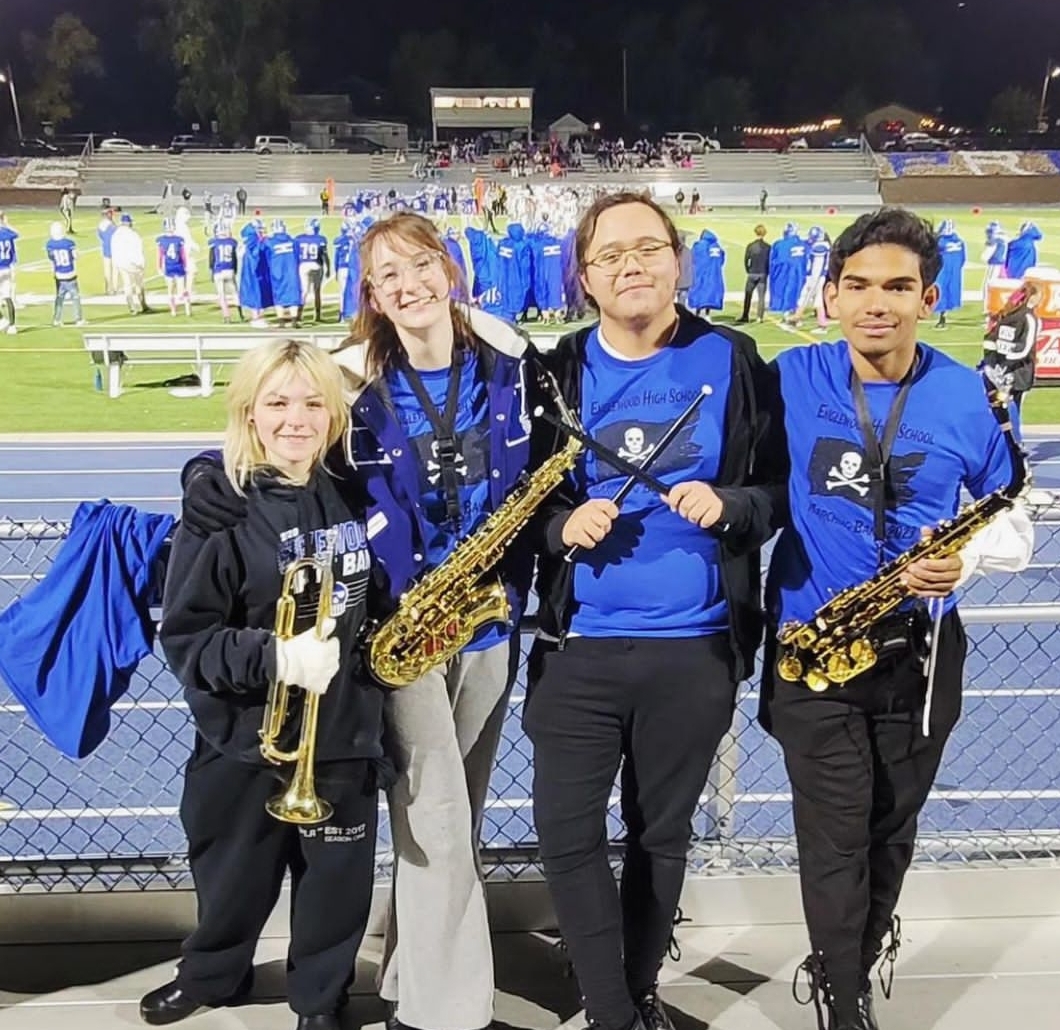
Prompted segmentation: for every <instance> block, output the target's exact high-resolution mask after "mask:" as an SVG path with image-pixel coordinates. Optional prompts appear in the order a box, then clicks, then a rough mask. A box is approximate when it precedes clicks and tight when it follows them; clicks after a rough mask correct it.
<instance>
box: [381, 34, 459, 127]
mask: <svg viewBox="0 0 1060 1030" xmlns="http://www.w3.org/2000/svg"><path fill="white" fill-rule="evenodd" d="M460 53H461V48H460V47H459V45H458V44H457V41H456V36H454V35H453V33H452V32H450V31H449V30H448V29H439V30H438V31H437V32H406V33H405V34H404V35H403V36H402V37H401V38H400V39H399V40H398V45H397V47H396V48H395V50H394V55H393V57H392V58H391V59H390V94H391V96H392V97H393V98H394V103H395V104H396V105H397V107H398V108H399V109H400V110H402V111H404V112H405V113H406V114H407V115H409V116H410V117H411V118H412V119H413V121H414V122H418V123H422V122H424V121H425V119H424V116H425V115H426V116H427V118H426V121H429V111H430V106H429V97H430V92H429V91H430V88H431V87H432V86H457V85H459V84H460V83H459V82H458V81H457V70H458V62H457V58H458V57H459V55H460Z"/></svg>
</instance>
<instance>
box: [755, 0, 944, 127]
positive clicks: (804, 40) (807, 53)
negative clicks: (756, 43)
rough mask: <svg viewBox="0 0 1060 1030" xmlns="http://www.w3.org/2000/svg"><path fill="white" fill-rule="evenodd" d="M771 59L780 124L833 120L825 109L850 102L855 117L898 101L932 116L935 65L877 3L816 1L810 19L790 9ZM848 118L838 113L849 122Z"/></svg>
mask: <svg viewBox="0 0 1060 1030" xmlns="http://www.w3.org/2000/svg"><path fill="white" fill-rule="evenodd" d="M780 35H782V37H783V39H784V41H785V42H784V44H783V45H784V46H785V47H786V48H787V49H786V50H785V51H784V52H783V53H782V55H780V56H778V58H775V62H776V63H775V76H776V82H777V87H778V89H779V90H780V92H781V94H782V95H783V96H784V98H785V103H784V107H785V112H784V116H785V117H786V118H787V119H788V120H789V121H797V122H798V121H807V120H809V119H816V118H818V117H820V116H822V115H826V114H835V113H836V112H835V110H834V109H831V108H830V107H829V105H830V104H834V103H836V101H837V100H840V99H841V98H843V99H844V100H845V104H844V106H848V105H849V100H850V98H851V96H852V95H853V96H854V97H855V99H857V100H858V101H859V103H858V104H857V105H849V106H861V105H864V107H865V110H864V111H862V112H861V114H862V115H864V114H865V113H866V111H868V110H870V109H871V108H872V107H875V106H877V105H879V104H883V103H887V102H890V101H899V102H904V103H908V104H915V105H917V106H919V107H921V108H922V109H926V110H933V109H934V107H935V103H934V98H935V95H936V92H937V84H936V82H935V74H936V67H937V59H936V58H935V57H934V56H933V55H929V54H927V53H926V52H925V50H924V46H923V43H922V41H921V35H920V33H919V31H918V28H917V25H916V23H915V22H914V21H913V20H912V19H911V18H910V17H908V16H907V15H906V14H905V13H904V12H903V11H902V10H901V9H899V8H898V7H897V6H894V5H891V4H888V3H886V2H878V0H872V2H868V0H819V2H818V3H817V4H816V5H815V6H814V7H812V8H811V9H810V10H809V11H806V10H804V9H802V8H799V7H798V6H797V5H794V4H793V5H791V14H790V15H789V21H788V24H787V25H786V26H785V30H784V32H783V33H781V34H780ZM851 113H853V112H851V111H850V110H847V111H844V112H843V114H844V115H845V116H849V115H850V114H851Z"/></svg>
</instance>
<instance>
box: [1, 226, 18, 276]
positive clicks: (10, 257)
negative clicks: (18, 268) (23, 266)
mask: <svg viewBox="0 0 1060 1030" xmlns="http://www.w3.org/2000/svg"><path fill="white" fill-rule="evenodd" d="M17 239H18V233H17V232H15V230H14V229H12V228H10V227H9V226H6V225H0V268H4V269H7V268H10V267H11V266H12V265H17V264H18V254H17V253H16V251H15V240H17Z"/></svg>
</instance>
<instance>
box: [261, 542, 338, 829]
mask: <svg viewBox="0 0 1060 1030" xmlns="http://www.w3.org/2000/svg"><path fill="white" fill-rule="evenodd" d="M331 556H332V550H331V547H330V545H329V547H328V548H326V549H325V551H324V553H322V554H319V555H317V556H315V557H313V558H300V559H298V560H297V561H293V562H291V563H290V564H289V565H288V566H287V567H286V568H285V569H284V573H283V588H282V590H281V592H280V599H279V601H278V602H277V604H276V624H275V633H276V637H277V639H279V640H290V639H291V638H292V637H293V636H294V618H295V595H296V592H297V585H298V582H299V580H301V579H302V577H303V576H309V575H314V574H315V577H316V579H317V580H318V582H319V584H320V597H319V600H318V602H317V611H316V634H317V637H318V638H319V639H321V640H323V639H324V626H325V623H326V622H327V620H328V619H329V618H330V616H331V595H332V592H333V590H334V586H335V578H334V573H333V572H332V570H331ZM303 693H304V695H305V696H304V698H303V701H302V727H301V732H300V733H299V737H298V746H297V747H296V748H295V749H294V750H293V751H281V750H280V748H279V747H278V746H277V742H278V741H279V739H280V734H281V733H282V732H283V726H284V723H285V722H286V720H287V709H288V706H289V704H290V698H291V688H290V687H289V686H288V685H287V684H286V683H284V682H283V681H282V680H281V679H280V678H279V676H277V677H276V679H275V680H273V681H272V682H271V683H270V684H269V696H268V701H267V702H266V704H265V712H264V714H263V716H262V723H261V729H260V730H259V731H258V736H259V737H260V738H261V755H262V757H263V758H264V759H265V760H266V761H268V762H271V763H272V764H273V765H282V764H284V763H287V762H293V763H294V775H293V776H292V777H291V782H290V783H289V784H288V786H287V789H286V790H285V791H283V793H281V794H277V795H276V796H275V797H272V798H269V800H268V801H267V802H265V810H266V811H267V812H268V813H269V815H271V816H272V817H273V818H275V819H279V820H280V821H281V822H285V823H294V824H296V825H298V826H314V825H316V824H317V823H322V822H325V821H326V820H328V819H330V818H331V813H332V812H333V811H334V809H333V808H332V806H331V805H330V804H329V803H328V802H327V801H325V800H324V799H323V798H321V797H318V796H317V792H316V785H315V783H314V768H313V765H314V762H315V760H316V746H317V720H318V718H319V714H320V696H319V695H318V694H314V693H312V692H310V691H308V690H306V691H303Z"/></svg>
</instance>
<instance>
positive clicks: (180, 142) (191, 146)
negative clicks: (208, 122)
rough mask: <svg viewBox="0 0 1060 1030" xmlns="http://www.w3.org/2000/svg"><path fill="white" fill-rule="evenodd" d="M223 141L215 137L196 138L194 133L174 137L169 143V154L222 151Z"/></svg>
mask: <svg viewBox="0 0 1060 1030" xmlns="http://www.w3.org/2000/svg"><path fill="white" fill-rule="evenodd" d="M220 149H221V141H220V140H218V139H216V138H215V137H213V136H196V135H195V134H194V133H187V134H184V135H180V136H174V137H173V139H172V140H170V143H169V152H170V153H171V154H183V153H184V151H186V150H220Z"/></svg>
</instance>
